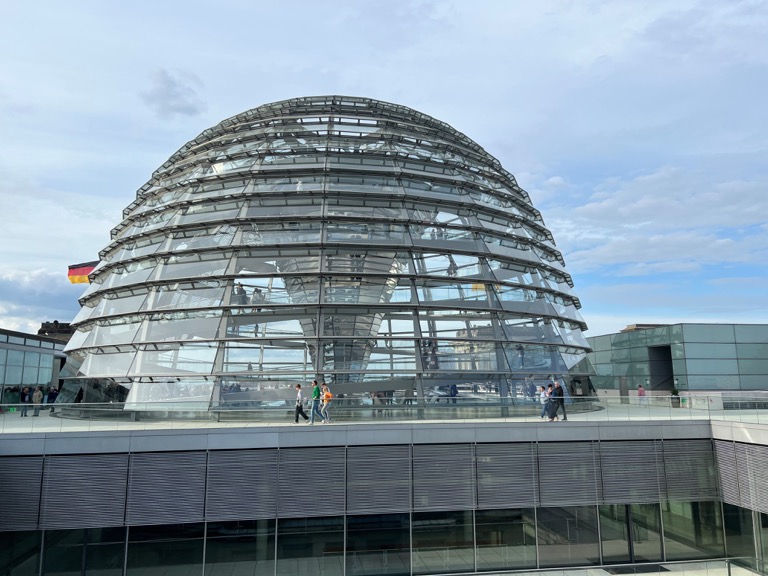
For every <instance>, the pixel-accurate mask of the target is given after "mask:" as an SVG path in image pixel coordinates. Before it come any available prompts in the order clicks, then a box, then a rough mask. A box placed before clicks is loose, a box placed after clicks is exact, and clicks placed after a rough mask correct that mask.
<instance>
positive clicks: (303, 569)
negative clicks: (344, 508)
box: [277, 517, 344, 576]
mask: <svg viewBox="0 0 768 576" xmlns="http://www.w3.org/2000/svg"><path fill="white" fill-rule="evenodd" d="M277 533H278V539H277V573H278V574H280V576H307V575H308V574H322V575H323V576H342V574H343V573H344V519H343V518H342V517H327V518H287V519H282V518H281V519H278V528H277Z"/></svg>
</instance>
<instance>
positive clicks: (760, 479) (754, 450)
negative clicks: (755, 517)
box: [747, 444, 768, 514]
mask: <svg viewBox="0 0 768 576" xmlns="http://www.w3.org/2000/svg"><path fill="white" fill-rule="evenodd" d="M747 454H748V455H749V474H750V477H749V485H750V489H751V490H750V492H751V495H752V509H753V510H756V511H757V512H762V513H764V514H768V446H760V445H758V444H750V445H748V446H747Z"/></svg>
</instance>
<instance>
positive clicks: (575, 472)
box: [0, 439, 768, 530]
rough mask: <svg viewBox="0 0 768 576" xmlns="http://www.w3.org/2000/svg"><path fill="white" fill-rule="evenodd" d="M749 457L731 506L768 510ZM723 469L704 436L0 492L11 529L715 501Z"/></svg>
mask: <svg viewBox="0 0 768 576" xmlns="http://www.w3.org/2000/svg"><path fill="white" fill-rule="evenodd" d="M742 448H748V449H749V450H748V451H746V452H744V455H740V454H739V453H738V451H737V456H736V462H737V466H736V468H737V469H738V471H739V478H740V479H741V478H743V481H740V483H739V492H738V494H739V495H740V496H739V499H738V501H732V502H731V503H734V504H737V505H741V506H746V507H752V506H757V508H755V509H758V510H760V509H766V508H768V498H766V491H765V489H764V486H765V485H766V483H765V481H766V472H765V471H766V470H768V468H767V467H765V466H764V464H765V458H766V455H768V448H766V447H742ZM752 448H755V449H754V450H753V449H752ZM757 448H760V450H758V449H757ZM718 450H719V452H718V458H723V457H726V456H724V455H726V454H727V450H728V447H727V446H726V447H722V446H721V447H720V448H718ZM724 450H725V452H724ZM714 462H715V460H714V455H713V451H712V443H711V441H710V440H706V439H691V440H666V441H658V440H648V441H639V440H638V441H611V442H597V441H594V442H585V441H580V442H565V441H564V442H539V443H536V442H519V443H514V442H513V443H487V444H477V443H452V444H413V445H392V446H370V447H368V446H313V447H306V448H279V449H277V448H265V449H250V450H221V451H217V450H210V451H188V452H143V453H132V454H73V455H52V456H46V457H45V458H42V457H2V458H0V490H2V492H0V493H3V494H7V495H11V496H13V495H15V497H16V501H17V502H18V508H17V512H16V513H15V514H14V515H13V516H12V517H9V516H6V515H4V516H3V517H2V519H0V529H3V530H20V529H35V528H43V529H60V528H90V527H100V526H120V525H151V524H171V523H188V522H201V521H204V520H206V521H222V520H239V519H269V518H275V517H278V518H306V517H323V516H338V515H344V514H384V513H396V512H404V513H408V512H429V511H433V512H439V511H462V510H474V509H480V510H483V509H488V510H490V509H501V508H530V507H540V506H548V507H552V506H583V505H595V504H636V503H654V502H663V501H666V500H674V501H707V500H716V499H717V498H718V494H719V492H718V485H717V473H716V471H715V468H714ZM761 466H762V468H761ZM720 477H721V479H722V478H724V473H723V472H721V473H720ZM22 479H23V482H22ZM761 480H762V481H763V484H760V481H761ZM721 482H723V484H724V485H725V486H727V492H726V493H727V496H728V500H727V501H731V500H733V498H734V495H735V493H736V492H735V490H734V487H735V485H734V482H733V480H731V481H730V483H728V482H726V481H723V480H721ZM21 486H23V489H22V488H21ZM670 487H673V488H670ZM22 492H23V498H22ZM746 495H749V498H748V499H746ZM320 504H321V505H320ZM747 504H749V506H747Z"/></svg>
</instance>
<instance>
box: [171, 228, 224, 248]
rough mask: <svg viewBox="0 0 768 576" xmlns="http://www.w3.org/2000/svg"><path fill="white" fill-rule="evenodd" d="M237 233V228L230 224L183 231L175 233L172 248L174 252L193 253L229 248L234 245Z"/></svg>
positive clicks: (172, 238)
mask: <svg viewBox="0 0 768 576" xmlns="http://www.w3.org/2000/svg"><path fill="white" fill-rule="evenodd" d="M236 232H237V228H236V227H235V226H232V225H230V224H222V225H220V226H211V227H209V228H198V229H195V230H181V231H178V232H174V234H173V236H172V237H171V245H170V248H171V250H172V251H192V250H201V249H203V248H216V247H220V246H229V245H231V244H232V241H233V240H234V238H235V233H236Z"/></svg>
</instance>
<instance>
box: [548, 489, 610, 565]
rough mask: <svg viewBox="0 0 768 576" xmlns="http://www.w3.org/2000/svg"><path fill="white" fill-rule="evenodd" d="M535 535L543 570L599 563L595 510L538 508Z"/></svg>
mask: <svg viewBox="0 0 768 576" xmlns="http://www.w3.org/2000/svg"><path fill="white" fill-rule="evenodd" d="M563 489H564V490H565V489H567V488H565V487H564V488H563ZM537 533H538V542H539V566H540V567H542V568H544V567H548V566H586V565H590V564H599V563H600V549H599V548H600V544H599V539H598V530H597V508H596V507H595V506H566V507H562V508H539V509H538V526H537Z"/></svg>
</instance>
